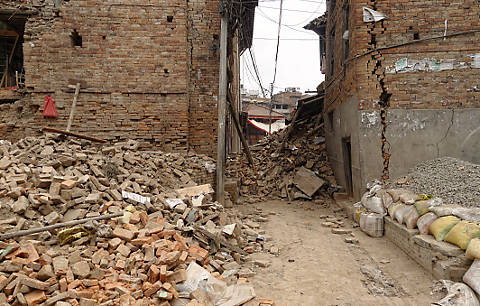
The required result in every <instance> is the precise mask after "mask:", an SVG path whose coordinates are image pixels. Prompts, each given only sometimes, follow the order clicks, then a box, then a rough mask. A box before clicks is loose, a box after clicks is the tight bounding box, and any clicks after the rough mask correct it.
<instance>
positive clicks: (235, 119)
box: [227, 96, 255, 169]
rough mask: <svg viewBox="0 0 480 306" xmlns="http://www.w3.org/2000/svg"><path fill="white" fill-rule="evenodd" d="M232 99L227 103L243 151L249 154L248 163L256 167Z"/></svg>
mask: <svg viewBox="0 0 480 306" xmlns="http://www.w3.org/2000/svg"><path fill="white" fill-rule="evenodd" d="M230 98H231V96H230ZM230 101H232V100H231V99H228V102H227V104H228V109H229V111H230V114H231V115H232V118H233V125H234V126H235V129H236V130H237V133H238V135H239V136H240V140H241V141H242V145H243V151H244V152H245V155H246V156H247V159H248V163H249V164H250V165H251V166H252V168H253V169H255V165H254V162H253V157H252V153H251V152H250V148H249V147H248V142H247V139H246V138H245V135H243V132H242V129H241V127H240V122H238V114H237V111H236V110H235V108H234V107H233V105H232V103H231V102H230Z"/></svg>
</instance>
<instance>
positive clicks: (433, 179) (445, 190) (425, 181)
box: [404, 157, 480, 207]
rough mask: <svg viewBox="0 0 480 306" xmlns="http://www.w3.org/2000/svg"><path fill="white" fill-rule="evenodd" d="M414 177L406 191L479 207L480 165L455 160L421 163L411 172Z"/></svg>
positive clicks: (450, 158) (452, 202) (442, 159)
mask: <svg viewBox="0 0 480 306" xmlns="http://www.w3.org/2000/svg"><path fill="white" fill-rule="evenodd" d="M409 176H410V177H412V178H413V180H412V181H410V182H409V183H408V184H406V185H404V186H405V187H406V188H408V189H411V190H413V191H415V192H416V193H422V194H433V195H434V196H437V197H441V198H442V199H443V201H444V203H445V204H458V205H461V206H464V207H480V165H477V164H473V163H470V162H466V161H462V160H459V159H456V158H452V157H442V158H437V159H434V160H429V161H426V162H423V163H420V164H418V165H417V166H416V167H414V168H413V169H411V170H410V173H409Z"/></svg>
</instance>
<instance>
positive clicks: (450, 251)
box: [384, 216, 472, 282]
mask: <svg viewBox="0 0 480 306" xmlns="http://www.w3.org/2000/svg"><path fill="white" fill-rule="evenodd" d="M384 221H385V237H386V238H387V239H389V240H390V241H392V242H393V243H394V244H395V245H396V246H398V247H399V248H400V249H402V250H403V251H404V252H405V253H406V254H407V255H408V256H410V257H411V258H412V259H413V260H415V261H416V262H417V263H418V264H419V265H421V266H422V267H423V268H425V269H426V270H427V271H429V272H430V273H432V275H433V277H435V278H436V279H450V280H452V281H456V282H457V281H461V280H462V277H463V274H465V272H466V271H467V270H468V268H469V267H470V265H471V263H472V260H470V259H467V258H466V257H465V251H464V250H462V249H461V248H459V247H457V246H455V245H453V244H450V243H448V242H443V241H436V240H435V238H434V237H433V236H431V235H419V231H418V229H415V230H409V229H407V228H406V227H405V226H404V225H403V224H399V223H397V222H395V221H393V220H392V218H390V217H388V216H387V217H385V218H384Z"/></svg>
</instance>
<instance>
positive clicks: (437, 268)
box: [347, 177, 480, 305]
mask: <svg viewBox="0 0 480 306" xmlns="http://www.w3.org/2000/svg"><path fill="white" fill-rule="evenodd" d="M410 180H412V178H411V177H404V178H401V179H399V180H397V181H396V182H395V183H393V184H390V185H391V186H392V185H396V188H390V189H388V188H385V187H384V186H382V185H381V184H380V182H378V181H377V182H373V183H371V184H370V185H369V186H368V191H367V192H366V193H365V194H364V195H363V197H362V200H361V202H358V203H356V204H354V205H353V206H351V207H349V208H348V209H347V210H349V211H350V213H351V214H352V216H353V218H354V220H355V221H356V222H357V223H359V225H360V228H361V229H362V231H364V232H365V233H367V234H368V235H370V236H372V237H381V236H383V235H384V234H385V235H386V236H387V237H388V238H389V239H390V240H391V241H392V242H394V243H395V244H396V245H397V246H398V247H399V248H400V249H402V250H403V251H405V252H406V253H408V254H409V255H410V256H411V257H412V258H413V259H414V260H415V261H417V262H418V263H419V264H420V265H421V266H422V267H424V268H425V269H426V270H427V271H429V272H431V273H432V274H433V276H434V277H435V278H437V279H448V280H452V281H455V282H459V281H462V280H463V282H464V283H465V284H467V285H468V286H470V288H471V289H468V287H462V288H463V289H462V290H473V291H474V292H475V293H476V294H480V223H479V222H478V220H480V208H478V207H465V206H471V205H470V203H469V204H468V205H465V206H462V205H458V204H454V205H452V204H450V203H449V202H446V201H444V200H442V198H440V197H436V196H435V195H434V194H417V193H415V192H413V191H411V190H409V189H405V188H404V187H403V186H405V185H407V184H408V183H409V181H410ZM441 190H442V189H441ZM472 262H473V263H472ZM462 286H463V285H462ZM472 296H473V297H474V298H475V300H476V297H475V294H472ZM478 303H479V302H478V300H476V304H475V305H478ZM441 305H444V304H441ZM472 305H473V304H472Z"/></svg>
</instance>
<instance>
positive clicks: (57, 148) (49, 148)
mask: <svg viewBox="0 0 480 306" xmlns="http://www.w3.org/2000/svg"><path fill="white" fill-rule="evenodd" d="M137 149H138V143H137V142H135V141H129V142H124V143H117V144H114V145H105V146H96V145H93V144H92V143H91V142H89V141H77V140H75V139H71V138H68V139H65V138H62V137H59V136H56V135H53V134H46V135H45V136H43V137H39V138H33V137H30V138H25V139H22V140H20V141H19V142H17V143H15V144H10V143H8V142H1V143H0V212H1V215H0V233H1V235H0V304H4V303H9V304H15V305H35V304H40V303H44V304H45V305H163V306H167V305H189V306H195V305H205V306H206V305H219V304H221V303H232V304H231V305H241V304H243V303H246V302H248V301H250V303H252V301H251V300H252V299H253V298H254V296H255V293H254V290H253V288H252V287H251V286H250V285H249V284H248V283H247V280H246V277H250V276H252V275H253V274H254V273H255V271H254V269H255V266H254V265H253V264H252V263H248V262H247V261H248V260H249V259H248V254H249V253H253V252H256V251H261V250H262V249H263V247H264V246H263V244H264V242H265V241H266V237H265V236H264V235H260V233H262V234H263V232H262V231H261V230H260V223H259V222H264V221H266V220H267V217H268V216H267V215H262V214H257V213H255V214H252V215H243V214H241V213H239V212H238V211H236V210H234V209H228V210H227V209H225V208H224V207H222V206H221V205H220V204H218V203H217V202H214V201H213V200H212V192H213V189H212V187H211V186H210V185H209V184H203V185H198V184H197V181H196V180H197V179H198V180H199V181H205V182H206V181H209V178H210V175H214V172H215V171H214V170H215V163H214V160H213V159H211V158H210V157H208V156H205V155H199V154H195V153H188V154H178V153H175V154H173V153H162V152H140V151H137ZM110 216H115V217H110ZM85 218H97V219H101V218H104V219H103V220H90V221H88V222H84V221H86V220H84V219H85ZM76 221H78V222H79V223H80V224H76V225H69V226H63V224H61V223H63V222H69V223H67V224H71V223H72V222H76ZM59 225H61V226H60V227H59V228H57V229H54V230H46V231H40V232H38V233H34V234H26V233H25V234H24V235H19V236H17V237H14V238H10V237H6V236H5V235H8V234H11V233H19V231H22V230H29V229H30V230H31V229H38V228H44V227H47V226H59ZM2 237H5V238H2ZM252 305H255V304H252Z"/></svg>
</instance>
